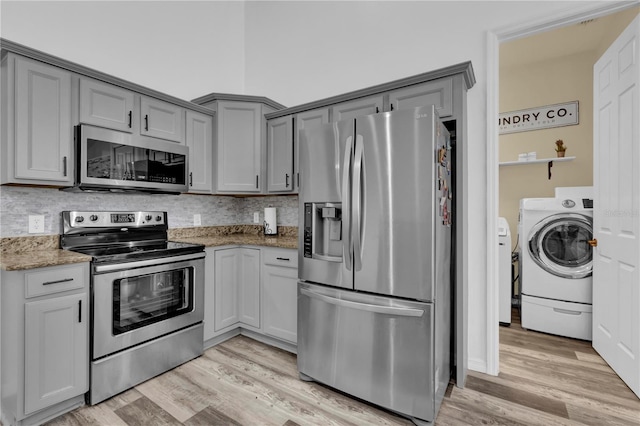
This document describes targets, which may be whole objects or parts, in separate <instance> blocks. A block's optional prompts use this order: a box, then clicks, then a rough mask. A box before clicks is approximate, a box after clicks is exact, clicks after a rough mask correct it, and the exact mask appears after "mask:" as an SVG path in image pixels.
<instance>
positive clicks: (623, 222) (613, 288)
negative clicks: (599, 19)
mask: <svg viewBox="0 0 640 426" xmlns="http://www.w3.org/2000/svg"><path fill="white" fill-rule="evenodd" d="M639 58H640V17H636V19H634V21H633V22H632V23H631V25H629V27H627V29H625V31H624V32H623V33H622V34H621V35H620V37H618V39H617V40H616V41H615V42H614V43H613V44H612V45H611V46H610V47H609V49H608V50H607V51H606V52H605V54H604V55H603V56H602V57H601V58H600V59H599V60H598V62H597V63H596V64H595V65H594V70H593V80H594V83H593V84H594V88H593V96H594V102H593V105H594V112H593V113H594V129H593V130H594V131H593V133H594V179H593V183H594V191H595V194H594V196H595V198H594V199H595V204H594V207H595V208H594V210H593V215H594V218H593V219H594V229H593V234H594V237H595V238H596V239H597V240H598V246H597V248H596V249H595V250H594V260H593V347H594V349H595V350H596V351H598V353H599V354H600V355H601V356H602V358H604V360H605V361H607V363H609V365H610V366H611V367H612V368H613V369H614V370H615V372H616V373H617V374H618V375H619V376H620V377H621V378H622V380H624V381H625V382H626V383H627V385H628V386H629V387H630V388H631V389H632V390H633V391H634V392H635V393H636V395H638V396H640V315H639V312H640V310H639V309H638V306H640V273H639V269H638V268H640V185H639V184H638V183H639V182H640V132H639V130H638V129H639V123H640V108H639V105H638V102H639V99H638V97H639V96H640V90H639V85H640V67H639V66H638V59H639Z"/></svg>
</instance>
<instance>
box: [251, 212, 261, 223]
mask: <svg viewBox="0 0 640 426" xmlns="http://www.w3.org/2000/svg"><path fill="white" fill-rule="evenodd" d="M253 223H260V212H255V213H253Z"/></svg>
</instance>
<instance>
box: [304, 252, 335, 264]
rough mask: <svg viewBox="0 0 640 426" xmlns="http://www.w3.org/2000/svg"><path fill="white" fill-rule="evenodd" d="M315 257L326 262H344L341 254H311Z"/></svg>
mask: <svg viewBox="0 0 640 426" xmlns="http://www.w3.org/2000/svg"><path fill="white" fill-rule="evenodd" d="M311 257H312V258H313V259H318V260H324V261H325V262H338V263H339V262H342V258H341V257H340V256H328V255H326V254H318V253H313V255H312V256H311Z"/></svg>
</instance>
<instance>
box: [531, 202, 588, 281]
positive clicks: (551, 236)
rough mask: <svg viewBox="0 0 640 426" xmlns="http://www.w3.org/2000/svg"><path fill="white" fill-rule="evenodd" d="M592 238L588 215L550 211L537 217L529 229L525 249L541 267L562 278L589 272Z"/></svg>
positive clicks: (586, 275)
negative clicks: (548, 213) (538, 219)
mask: <svg viewBox="0 0 640 426" xmlns="http://www.w3.org/2000/svg"><path fill="white" fill-rule="evenodd" d="M592 238H593V222H592V220H591V218H590V217H587V216H584V215H581V214H577V213H561V214H554V215H552V216H549V217H547V218H546V219H544V220H541V221H540V222H538V223H537V224H536V226H534V227H533V228H532V229H531V232H530V233H529V253H530V254H531V257H532V258H533V260H534V261H535V262H536V263H537V264H538V266H540V267H541V268H542V269H544V270H545V271H547V272H549V273H551V274H553V275H556V276H558V277H562V278H571V279H577V278H584V277H588V276H590V275H591V270H592V255H593V251H592V250H593V249H592V247H591V246H590V245H589V243H588V241H589V240H591V239H592Z"/></svg>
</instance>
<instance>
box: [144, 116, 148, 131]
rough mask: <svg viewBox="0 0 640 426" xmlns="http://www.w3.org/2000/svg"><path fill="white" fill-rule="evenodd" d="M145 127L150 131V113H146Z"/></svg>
mask: <svg viewBox="0 0 640 426" xmlns="http://www.w3.org/2000/svg"><path fill="white" fill-rule="evenodd" d="M144 129H145V130H146V131H149V114H146V115H145V116H144Z"/></svg>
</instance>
